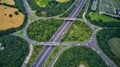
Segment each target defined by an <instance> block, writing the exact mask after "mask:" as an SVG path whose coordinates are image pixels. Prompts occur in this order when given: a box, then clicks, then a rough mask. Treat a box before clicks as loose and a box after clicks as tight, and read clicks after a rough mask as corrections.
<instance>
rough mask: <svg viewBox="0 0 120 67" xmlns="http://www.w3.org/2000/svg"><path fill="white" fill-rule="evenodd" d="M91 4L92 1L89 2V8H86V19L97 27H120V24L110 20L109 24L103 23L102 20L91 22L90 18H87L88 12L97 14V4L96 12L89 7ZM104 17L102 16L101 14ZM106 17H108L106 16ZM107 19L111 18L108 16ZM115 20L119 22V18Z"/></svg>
mask: <svg viewBox="0 0 120 67" xmlns="http://www.w3.org/2000/svg"><path fill="white" fill-rule="evenodd" d="M92 4H93V0H90V6H89V8H88V12H87V14H86V18H87V19H88V20H89V21H90V22H91V23H92V24H94V25H97V26H100V27H120V22H115V21H112V19H111V22H104V21H103V20H102V19H101V20H99V21H96V20H92V18H91V16H89V13H90V12H97V13H99V4H98V5H97V9H96V11H93V10H92V9H91V6H92ZM103 15H104V14H103ZM106 16H108V15H106ZM108 17H111V16H108ZM111 18H115V17H111ZM115 19H116V20H120V18H115Z"/></svg>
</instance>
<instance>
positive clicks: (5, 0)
mask: <svg viewBox="0 0 120 67" xmlns="http://www.w3.org/2000/svg"><path fill="white" fill-rule="evenodd" d="M0 3H2V4H3V3H5V4H9V5H15V2H14V0H0Z"/></svg>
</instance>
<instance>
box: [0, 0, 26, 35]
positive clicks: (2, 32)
mask: <svg viewBox="0 0 120 67" xmlns="http://www.w3.org/2000/svg"><path fill="white" fill-rule="evenodd" d="M14 1H15V5H8V4H3V5H6V6H10V7H14V8H17V9H18V10H19V11H20V12H21V13H23V14H24V16H25V18H24V23H23V24H22V25H21V26H20V27H18V28H11V29H7V30H0V37H1V36H3V35H7V34H9V33H13V32H16V31H18V30H20V29H22V28H23V27H24V26H25V25H26V23H27V13H26V10H25V7H24V6H23V2H22V0H14ZM16 20H17V19H16ZM16 23H17V22H16Z"/></svg>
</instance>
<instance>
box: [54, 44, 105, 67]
mask: <svg viewBox="0 0 120 67" xmlns="http://www.w3.org/2000/svg"><path fill="white" fill-rule="evenodd" d="M81 64H82V65H84V66H86V67H107V66H106V64H105V62H104V61H103V60H102V58H101V57H100V56H99V55H98V54H97V53H96V52H94V51H93V50H92V49H90V48H88V47H85V46H75V47H71V48H69V49H67V50H66V51H64V52H63V53H62V54H61V55H60V56H59V58H58V60H57V61H56V62H55V64H54V66H53V67H79V66H80V65H81Z"/></svg>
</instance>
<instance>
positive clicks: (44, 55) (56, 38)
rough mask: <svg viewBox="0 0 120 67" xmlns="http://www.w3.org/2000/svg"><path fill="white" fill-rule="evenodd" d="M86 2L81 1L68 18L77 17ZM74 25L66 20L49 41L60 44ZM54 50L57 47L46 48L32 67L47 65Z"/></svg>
mask: <svg viewBox="0 0 120 67" xmlns="http://www.w3.org/2000/svg"><path fill="white" fill-rule="evenodd" d="M84 2H85V1H84V0H80V1H79V2H78V4H77V6H76V7H75V8H74V9H73V11H72V13H71V14H70V15H69V17H68V18H75V17H77V15H78V14H79V12H80V11H81V9H82V6H83V5H84ZM72 23H73V21H72V20H65V21H64V22H63V24H62V25H61V26H60V28H59V29H58V31H57V32H56V33H55V34H54V35H53V37H52V38H51V39H50V40H49V41H50V42H59V41H60V39H61V38H62V36H63V34H64V33H65V32H66V31H67V30H68V28H69V27H70V26H71V24H72ZM54 48H55V46H44V48H43V50H42V52H41V53H40V55H39V56H38V57H37V59H36V60H35V62H34V63H33V65H32V67H43V64H44V63H45V61H46V60H47V58H48V57H49V55H50V53H51V52H52V50H53V49H54Z"/></svg>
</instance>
